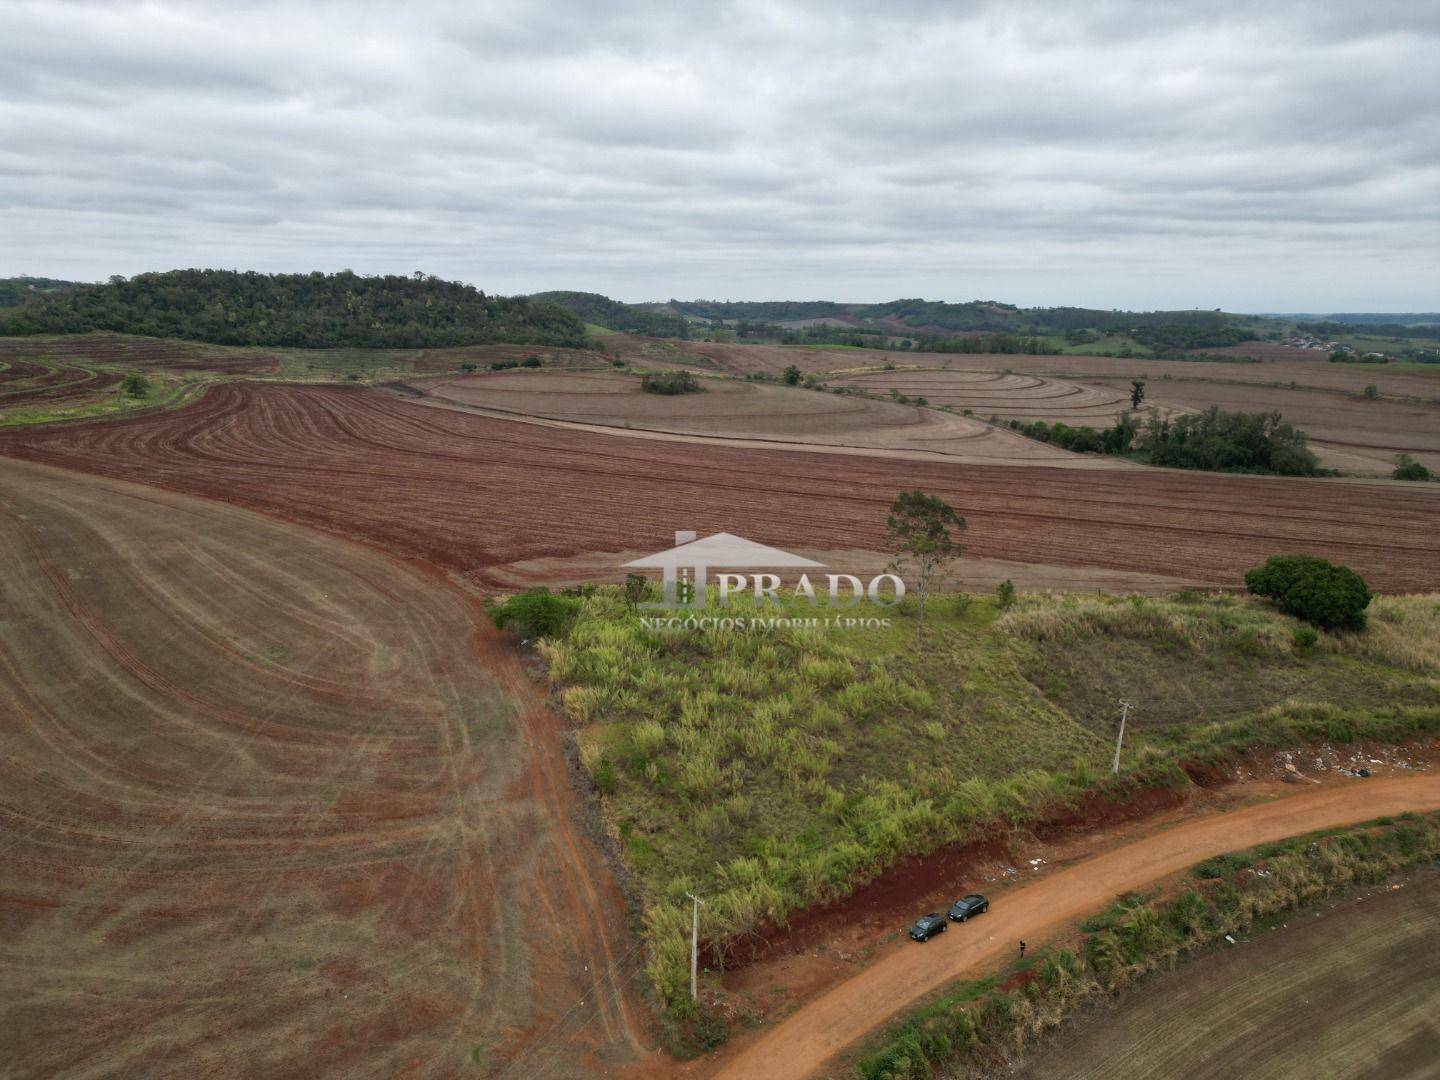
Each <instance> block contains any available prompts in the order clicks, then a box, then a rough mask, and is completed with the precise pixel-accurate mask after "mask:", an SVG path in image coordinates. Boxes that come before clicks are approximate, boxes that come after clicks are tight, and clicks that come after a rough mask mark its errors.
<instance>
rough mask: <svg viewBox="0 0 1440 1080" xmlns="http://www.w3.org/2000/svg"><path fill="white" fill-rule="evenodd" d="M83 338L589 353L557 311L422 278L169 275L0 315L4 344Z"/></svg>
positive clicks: (73, 291)
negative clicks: (14, 339)
mask: <svg viewBox="0 0 1440 1080" xmlns="http://www.w3.org/2000/svg"><path fill="white" fill-rule="evenodd" d="M90 331H108V332H112V333H121V334H139V335H145V336H149V337H168V338H183V339H186V340H190V341H205V342H211V343H213V344H217V345H262V346H289V347H295V348H335V347H340V348H344V347H359V348H375V347H388V348H419V347H444V346H458V345H489V344H499V343H506V344H517V345H552V346H571V347H575V348H584V347H585V346H586V345H587V343H588V342H587V337H586V333H585V327H584V324H583V323H582V322H581V321H580V320H579V319H578V318H577V317H576V316H575V315H574V314H573V313H571V312H569V311H567V310H565V309H564V308H561V307H557V306H556V305H554V304H546V303H537V302H532V301H530V300H528V299H526V298H524V297H504V296H491V295H488V294H486V293H483V292H481V291H480V290H478V289H476V288H474V287H473V286H471V285H465V284H462V283H460V282H456V281H442V280H441V279H439V278H435V277H431V276H429V275H426V274H421V273H415V274H412V275H408V276H407V275H382V276H373V277H372V276H362V275H360V274H356V273H354V272H353V271H349V270H343V271H341V272H340V273H337V274H325V273H321V272H319V271H316V272H314V273H309V274H260V273H255V272H253V271H246V272H239V271H234V270H171V271H166V272H162V273H149V274H138V275H136V276H135V277H132V278H124V277H118V276H117V277H112V278H111V279H110V280H109V281H108V282H105V283H104V284H98V285H76V286H73V287H70V288H65V289H60V290H56V291H52V292H45V293H39V294H31V295H29V296H28V297H27V298H26V299H25V300H24V302H23V303H22V304H21V305H20V306H19V307H17V308H14V309H12V310H10V311H8V312H0V334H3V335H7V336H20V335H30V334H79V333H87V332H90Z"/></svg>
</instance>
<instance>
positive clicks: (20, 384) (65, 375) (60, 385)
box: [0, 360, 120, 409]
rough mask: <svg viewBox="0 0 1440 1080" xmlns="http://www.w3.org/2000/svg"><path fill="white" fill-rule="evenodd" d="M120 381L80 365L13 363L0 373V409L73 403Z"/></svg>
mask: <svg viewBox="0 0 1440 1080" xmlns="http://www.w3.org/2000/svg"><path fill="white" fill-rule="evenodd" d="M119 381H120V376H119V375H118V374H116V373H115V372H113V371H95V370H92V369H91V368H87V367H81V366H80V365H78V364H65V363H53V362H52V363H37V362H35V361H33V360H12V361H10V362H9V365H8V366H7V367H5V368H3V369H0V409H7V408H11V407H13V406H17V405H26V406H30V405H42V404H56V403H60V402H68V401H73V400H76V399H78V398H83V397H87V396H88V395H90V394H93V393H94V392H96V391H97V390H103V389H105V388H106V387H108V386H114V385H115V384H116V383H118V382H119Z"/></svg>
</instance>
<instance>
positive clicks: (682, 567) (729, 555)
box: [625, 529, 826, 609]
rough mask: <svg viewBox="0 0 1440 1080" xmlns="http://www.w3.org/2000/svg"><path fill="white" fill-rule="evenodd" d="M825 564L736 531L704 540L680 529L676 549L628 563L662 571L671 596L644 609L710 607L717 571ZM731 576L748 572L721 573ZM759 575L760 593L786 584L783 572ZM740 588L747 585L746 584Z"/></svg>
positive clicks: (667, 594) (723, 590)
mask: <svg viewBox="0 0 1440 1080" xmlns="http://www.w3.org/2000/svg"><path fill="white" fill-rule="evenodd" d="M825 565H826V564H825V563H822V562H816V561H815V560H814V559H807V558H805V557H804V556H801V555H794V554H791V553H790V552H788V551H782V550H781V549H780V548H774V547H768V546H766V545H765V544H757V543H755V542H754V541H753V540H746V539H745V538H744V537H743V536H736V535H735V534H734V533H728V532H720V533H715V534H714V535H713V536H707V537H705V539H703V540H701V539H698V538H697V534H696V533H695V532H694V531H693V530H690V529H677V530H676V531H675V546H674V547H672V548H669V549H668V550H665V551H657V552H656V553H655V554H653V555H646V556H645V557H644V558H641V559H635V560H633V561H632V562H628V563H626V564H625V569H627V570H660V571H661V572H662V580H663V582H664V587H665V599H664V600H663V601H662V602H661V603H658V604H644V605H642V606H643V607H647V608H670V609H675V608H680V609H693V608H703V607H705V603H706V596H707V592H708V587H709V576H710V570H711V569H722V568H723V569H730V570H738V569H745V570H757V569H764V570H779V569H814V568H817V567H823V566H825ZM727 576H729V577H739V578H740V579H741V581H742V582H743V580H744V578H743V575H721V577H722V579H723V578H725V577H727ZM755 578H756V595H757V597H758V596H759V595H760V593H761V590H762V586H768V590H766V591H768V592H769V593H770V594H771V595H773V591H774V589H776V588H778V587H779V585H780V577H779V575H778V574H757V575H755ZM727 585H728V583H727V582H726V581H724V580H722V581H721V596H722V598H723V597H725V596H726V595H727ZM740 587H741V588H743V587H744V586H743V584H742V585H741V586H740Z"/></svg>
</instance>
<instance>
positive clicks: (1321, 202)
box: [0, 0, 1440, 311]
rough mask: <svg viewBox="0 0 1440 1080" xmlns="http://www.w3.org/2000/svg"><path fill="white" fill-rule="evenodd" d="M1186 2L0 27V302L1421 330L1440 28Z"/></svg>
mask: <svg viewBox="0 0 1440 1080" xmlns="http://www.w3.org/2000/svg"><path fill="white" fill-rule="evenodd" d="M1184 7H1185V10H1184V11H1183V12H1182V11H1181V10H1180V5H1161V4H1156V3H1154V2H1153V0H1135V2H1115V3H1094V4H1078V3H1076V4H1069V3H1065V4H1061V3H1056V4H1037V5H1023V4H1019V3H1004V4H995V5H987V4H974V5H971V4H963V3H954V2H935V3H929V2H916V3H908V2H905V0H887V2H885V3H867V4H854V5H848V4H844V3H829V4H823V5H821V4H816V5H810V4H794V3H787V2H776V0H768V2H763V3H740V4H693V5H691V4H686V3H682V2H678V0H670V2H666V3H654V4H649V3H646V4H625V3H609V4H603V5H602V4H599V3H593V2H589V3H587V2H577V3H573V4H572V3H553V2H552V3H543V2H533V3H516V4H498V3H488V2H486V0H478V2H472V3H458V4H454V5H448V4H431V3H425V2H410V3H394V2H390V3H385V4H381V5H375V6H373V7H372V6H367V5H364V4H361V3H356V2H347V3H344V4H337V5H335V6H329V5H324V4H313V5H308V6H304V7H301V6H299V5H295V4H293V3H285V4H281V3H275V4H273V5H272V4H266V3H246V4H243V5H242V4H238V3H228V4H215V5H208V4H199V3H191V4H168V3H147V4H138V5H137V4H117V5H111V4H93V3H59V2H45V3H15V2H10V0H0V276H4V275H10V274H19V273H30V274H39V275H44V276H51V277H64V278H77V279H84V280H93V279H100V278H103V277H106V276H108V275H110V274H114V273H118V274H127V275H128V274H133V273H136V272H139V271H142V270H155V269H171V268H174V267H186V266H218V267H231V268H240V269H258V270H266V271H279V270H311V269H323V270H337V269H341V268H344V267H349V268H351V269H354V270H356V271H359V272H362V273H381V272H400V273H409V272H411V271H413V270H416V269H423V270H425V271H427V272H430V273H435V274H439V275H441V276H443V277H449V278H459V279H462V280H465V281H469V282H473V283H474V284H476V285H478V286H480V287H481V288H484V289H486V290H487V291H492V292H502V293H514V292H530V291H536V290H541V289H555V288H571V289H585V290H592V291H596V292H603V293H607V294H609V295H612V296H616V297H618V298H621V299H625V300H650V299H665V298H668V297H671V296H676V297H682V298H687V299H688V298H692V297H710V298H721V299H724V298H730V299H737V300H738V299H779V298H796V299H799V298H812V299H813V298H828V299H842V300H883V299H891V298H894V297H900V296H923V297H926V298H929V299H946V300H967V299H976V298H985V299H1000V300H1008V301H1011V302H1015V303H1020V304H1026V305H1038V304H1044V305H1048V304H1083V305H1094V306H1102V307H1127V308H1152V307H1225V308H1227V309H1230V310H1241V311H1333V310H1374V311H1381V310H1430V311H1433V310H1436V309H1437V308H1440V61H1437V57H1440V4H1437V3H1434V2H1429V0H1427V2H1417V3H1387V2H1385V0H1366V2H1363V3H1355V2H1347V0H1339V2H1329V3H1320V2H1312V3H1307V4H1296V5H1293V6H1291V5H1287V4H1284V3H1274V2H1271V0H1266V2H1256V0H1246V2H1244V3H1236V4H1233V5H1227V4H1225V3H1222V2H1217V0H1206V2H1205V3H1199V4H1192V5H1185V6H1184ZM602 8H603V9H604V10H602ZM1166 8H1173V10H1162V9H1166ZM242 9H243V10H242ZM1082 9H1083V11H1082Z"/></svg>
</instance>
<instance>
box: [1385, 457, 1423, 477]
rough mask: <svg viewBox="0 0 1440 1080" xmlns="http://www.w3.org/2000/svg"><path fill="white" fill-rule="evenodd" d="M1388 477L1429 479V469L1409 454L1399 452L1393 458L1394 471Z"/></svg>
mask: <svg viewBox="0 0 1440 1080" xmlns="http://www.w3.org/2000/svg"><path fill="white" fill-rule="evenodd" d="M1390 477H1391V479H1393V480H1429V479H1430V470H1429V469H1427V468H1426V467H1425V466H1424V465H1421V464H1420V462H1418V461H1416V460H1415V459H1414V458H1412V457H1411V456H1410V455H1409V454H1401V455H1400V456H1399V457H1397V458H1396V459H1395V471H1394V472H1392V473H1391V474H1390Z"/></svg>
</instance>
